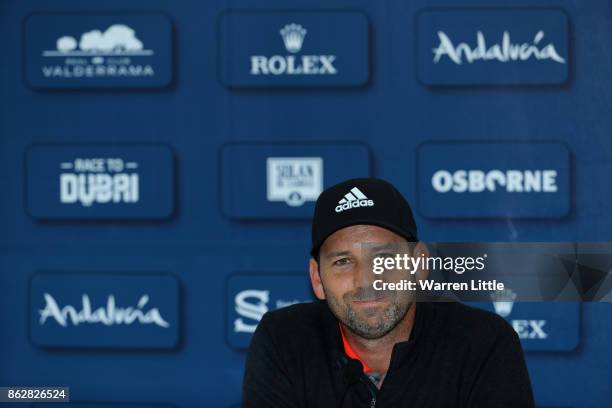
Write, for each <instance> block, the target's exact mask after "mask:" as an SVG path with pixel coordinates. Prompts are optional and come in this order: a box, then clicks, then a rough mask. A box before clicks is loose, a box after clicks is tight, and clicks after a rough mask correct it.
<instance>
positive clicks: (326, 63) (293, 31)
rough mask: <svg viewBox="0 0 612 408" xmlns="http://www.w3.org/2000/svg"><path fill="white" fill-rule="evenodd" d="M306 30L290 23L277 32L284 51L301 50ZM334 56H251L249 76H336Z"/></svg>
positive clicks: (292, 52)
mask: <svg viewBox="0 0 612 408" xmlns="http://www.w3.org/2000/svg"><path fill="white" fill-rule="evenodd" d="M307 32H308V30H307V29H306V28H304V27H303V26H301V25H300V24H296V23H290V24H287V25H285V26H284V27H282V28H281V29H280V31H279V33H280V35H281V37H282V40H283V44H284V45H285V49H286V51H287V52H288V53H290V54H297V53H299V52H300V51H301V50H302V46H303V44H304V40H305V37H306V34H307ZM335 60H336V55H330V54H327V55H301V56H297V55H273V56H270V57H267V56H264V55H252V56H251V70H250V73H251V75H336V74H337V73H338V70H337V68H336V66H335V65H334V62H335Z"/></svg>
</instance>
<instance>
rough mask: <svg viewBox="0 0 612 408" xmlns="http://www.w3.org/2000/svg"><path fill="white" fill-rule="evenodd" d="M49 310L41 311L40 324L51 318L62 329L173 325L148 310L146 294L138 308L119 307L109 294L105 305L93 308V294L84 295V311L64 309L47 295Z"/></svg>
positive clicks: (46, 300) (71, 306)
mask: <svg viewBox="0 0 612 408" xmlns="http://www.w3.org/2000/svg"><path fill="white" fill-rule="evenodd" d="M43 297H44V299H45V307H44V308H43V309H40V310H39V311H38V313H39V314H40V319H39V324H40V325H44V324H45V323H46V322H47V319H52V320H55V322H56V323H57V324H59V325H60V326H62V327H68V326H69V325H72V326H78V325H80V324H102V325H104V326H115V325H126V326H129V325H131V324H133V323H138V324H153V325H156V326H159V327H162V328H164V329H167V328H168V327H170V324H169V323H168V322H167V321H166V320H164V318H163V317H162V315H161V313H160V311H159V309H158V308H156V307H154V308H150V309H148V310H147V309H145V307H146V306H147V303H148V302H149V295H147V294H144V295H142V296H141V297H140V299H139V300H138V302H137V304H136V306H128V307H119V306H118V305H117V304H116V300H115V296H114V295H113V294H110V295H108V298H107V300H106V305H105V306H100V307H98V308H95V309H94V308H93V307H92V304H91V300H90V299H89V295H87V294H83V295H82V296H81V305H80V308H79V307H77V306H73V305H70V304H66V305H64V306H60V305H59V304H58V302H57V301H56V300H55V298H54V297H53V296H52V295H51V294H49V293H44V294H43Z"/></svg>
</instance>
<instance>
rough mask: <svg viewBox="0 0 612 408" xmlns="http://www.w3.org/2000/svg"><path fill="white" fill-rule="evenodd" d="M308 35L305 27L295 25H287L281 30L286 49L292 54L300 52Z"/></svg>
mask: <svg viewBox="0 0 612 408" xmlns="http://www.w3.org/2000/svg"><path fill="white" fill-rule="evenodd" d="M306 33H307V31H306V29H305V28H304V27H302V26H301V25H299V24H295V23H291V24H287V25H286V26H284V27H283V28H282V29H281V30H280V34H281V35H282V36H283V42H284V43H285V48H286V49H287V51H288V52H290V53H292V54H295V53H296V52H300V50H301V49H302V43H303V42H304V37H305V36H306Z"/></svg>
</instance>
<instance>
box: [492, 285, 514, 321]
mask: <svg viewBox="0 0 612 408" xmlns="http://www.w3.org/2000/svg"><path fill="white" fill-rule="evenodd" d="M491 300H492V301H493V307H494V308H495V313H497V314H498V315H500V316H501V317H507V316H509V315H510V313H512V307H513V306H514V301H515V300H516V293H514V292H513V291H512V289H504V290H502V291H497V292H494V293H493V294H491Z"/></svg>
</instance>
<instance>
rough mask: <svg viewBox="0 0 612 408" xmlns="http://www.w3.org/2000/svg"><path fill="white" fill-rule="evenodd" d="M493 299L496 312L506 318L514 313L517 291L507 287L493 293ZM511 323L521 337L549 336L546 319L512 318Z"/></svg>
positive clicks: (542, 337)
mask: <svg viewBox="0 0 612 408" xmlns="http://www.w3.org/2000/svg"><path fill="white" fill-rule="evenodd" d="M491 299H492V300H493V308H494V309H495V313H497V314H498V315H499V316H501V317H504V318H506V317H508V316H510V314H511V313H512V308H513V307H514V301H515V300H516V293H514V292H513V291H512V289H505V290H502V291H498V292H495V293H493V294H491ZM510 324H511V325H512V328H513V329H514V331H515V332H516V334H518V336H519V338H520V339H537V340H544V339H546V338H548V333H546V332H545V331H544V326H545V325H546V320H527V319H512V320H510Z"/></svg>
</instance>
